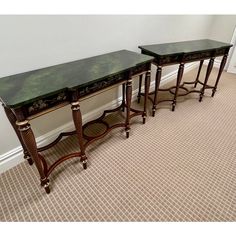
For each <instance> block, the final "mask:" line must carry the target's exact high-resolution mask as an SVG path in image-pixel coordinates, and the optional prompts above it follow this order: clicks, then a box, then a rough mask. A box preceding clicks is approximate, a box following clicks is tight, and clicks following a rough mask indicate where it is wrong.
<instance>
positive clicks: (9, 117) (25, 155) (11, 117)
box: [3, 106, 34, 165]
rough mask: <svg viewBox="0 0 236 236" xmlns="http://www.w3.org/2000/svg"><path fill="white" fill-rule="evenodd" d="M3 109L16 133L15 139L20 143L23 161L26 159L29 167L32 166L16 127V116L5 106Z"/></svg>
mask: <svg viewBox="0 0 236 236" xmlns="http://www.w3.org/2000/svg"><path fill="white" fill-rule="evenodd" d="M3 107H4V110H5V113H6V116H7V118H8V120H9V121H10V123H11V125H12V127H13V129H14V130H15V133H16V135H17V137H18V139H19V141H20V143H21V146H22V148H23V152H24V159H26V160H27V161H28V163H29V164H30V165H33V163H34V162H33V160H32V158H31V157H30V154H29V152H28V151H27V148H26V146H25V144H24V142H23V140H22V137H21V135H20V131H19V129H18V127H17V125H16V116H15V115H14V113H13V112H12V111H11V109H9V108H8V107H6V106H3Z"/></svg>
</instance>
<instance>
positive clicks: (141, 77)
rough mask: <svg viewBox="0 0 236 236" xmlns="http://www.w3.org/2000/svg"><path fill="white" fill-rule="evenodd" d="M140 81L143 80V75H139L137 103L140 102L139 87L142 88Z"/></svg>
mask: <svg viewBox="0 0 236 236" xmlns="http://www.w3.org/2000/svg"><path fill="white" fill-rule="evenodd" d="M142 81H143V75H140V76H139V85H138V96H137V98H138V103H140V99H141V89H142Z"/></svg>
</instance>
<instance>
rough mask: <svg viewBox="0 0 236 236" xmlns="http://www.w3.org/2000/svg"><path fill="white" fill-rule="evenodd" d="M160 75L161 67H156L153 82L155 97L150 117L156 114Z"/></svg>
mask: <svg viewBox="0 0 236 236" xmlns="http://www.w3.org/2000/svg"><path fill="white" fill-rule="evenodd" d="M161 73H162V67H161V66H158V67H157V72H156V81H155V95H154V103H153V107H152V116H153V117H154V116H155V113H156V107H157V95H158V90H159V86H160V82H161Z"/></svg>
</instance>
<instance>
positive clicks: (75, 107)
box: [71, 101, 87, 169]
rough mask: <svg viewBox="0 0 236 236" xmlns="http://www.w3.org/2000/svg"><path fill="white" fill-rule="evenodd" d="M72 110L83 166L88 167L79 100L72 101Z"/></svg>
mask: <svg viewBox="0 0 236 236" xmlns="http://www.w3.org/2000/svg"><path fill="white" fill-rule="evenodd" d="M71 110H72V116H73V121H74V125H75V129H76V133H77V137H78V141H79V146H80V154H81V158H80V161H81V162H82V164H83V168H84V169H87V157H86V155H85V148H84V141H83V127H82V116H81V112H80V105H79V101H77V102H72V103H71Z"/></svg>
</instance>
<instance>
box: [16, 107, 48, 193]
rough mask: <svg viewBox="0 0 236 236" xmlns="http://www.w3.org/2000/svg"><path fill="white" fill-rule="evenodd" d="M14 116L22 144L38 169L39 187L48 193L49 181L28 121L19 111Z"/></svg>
mask: <svg viewBox="0 0 236 236" xmlns="http://www.w3.org/2000/svg"><path fill="white" fill-rule="evenodd" d="M15 115H16V119H17V121H16V125H17V126H18V128H19V131H20V134H21V138H22V140H23V142H24V145H25V147H26V148H27V150H28V152H29V154H30V156H31V158H32V159H33V160H34V163H35V165H36V167H37V169H38V172H39V175H40V181H41V186H43V187H44V188H45V191H46V193H50V188H49V179H48V178H47V176H46V174H45V173H47V169H46V170H45V168H44V167H45V166H44V164H43V162H42V160H41V158H40V156H39V153H38V151H37V144H36V141H35V137H34V133H33V131H32V129H31V127H30V124H29V121H28V120H26V119H25V117H24V115H23V113H22V112H21V110H18V109H17V110H15Z"/></svg>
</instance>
